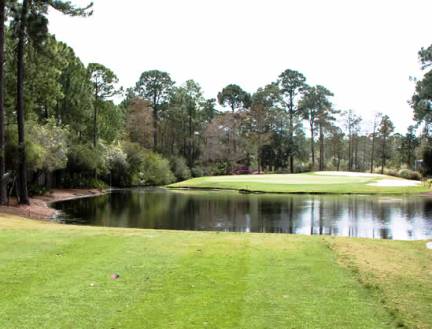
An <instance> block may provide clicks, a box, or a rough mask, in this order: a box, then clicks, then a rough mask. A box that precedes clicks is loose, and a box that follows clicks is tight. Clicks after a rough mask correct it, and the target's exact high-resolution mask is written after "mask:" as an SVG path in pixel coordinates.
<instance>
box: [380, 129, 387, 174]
mask: <svg viewBox="0 0 432 329" xmlns="http://www.w3.org/2000/svg"><path fill="white" fill-rule="evenodd" d="M385 150H386V135H384V136H383V143H382V158H381V174H384V167H385V164H386V154H385Z"/></svg>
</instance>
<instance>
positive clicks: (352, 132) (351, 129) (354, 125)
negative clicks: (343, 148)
mask: <svg viewBox="0 0 432 329" xmlns="http://www.w3.org/2000/svg"><path fill="white" fill-rule="evenodd" d="M344 116H345V127H346V129H347V132H348V171H352V170H353V169H354V166H355V165H356V164H355V161H354V142H355V138H356V136H357V135H358V133H359V131H360V123H361V120H362V119H361V117H360V116H358V115H357V114H355V113H354V111H353V110H348V111H345V112H344Z"/></svg>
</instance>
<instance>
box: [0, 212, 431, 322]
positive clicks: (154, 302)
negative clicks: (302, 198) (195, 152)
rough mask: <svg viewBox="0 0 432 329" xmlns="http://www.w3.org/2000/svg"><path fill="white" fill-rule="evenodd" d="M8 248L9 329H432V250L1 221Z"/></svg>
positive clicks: (4, 249)
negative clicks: (398, 328)
mask: <svg viewBox="0 0 432 329" xmlns="http://www.w3.org/2000/svg"><path fill="white" fill-rule="evenodd" d="M0 240H1V241H2V244H1V246H0V268H1V272H2V275H1V276H0V291H1V293H2V298H0V327H1V328H4V329H12V328H56V329H58V328H283V329H286V328H331V329H334V328H374V329H376V328H394V327H402V328H431V327H432V312H431V308H430V305H431V301H432V280H431V279H432V252H431V250H428V249H426V247H425V242H424V241H415V242H407V241H385V240H370V239H348V238H332V237H320V236H313V237H307V236H301V235H285V234H283V235H282V234H280V235H275V234H239V233H220V234H219V233H216V232H181V231H179V232H176V231H163V230H135V229H113V228H96V227H81V226H68V225H60V224H55V223H48V222H41V221H33V220H28V219H23V218H19V217H14V216H11V215H0ZM113 274H118V278H117V277H115V278H114V279H113V277H112V275H113Z"/></svg>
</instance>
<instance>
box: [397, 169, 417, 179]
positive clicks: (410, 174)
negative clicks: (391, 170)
mask: <svg viewBox="0 0 432 329" xmlns="http://www.w3.org/2000/svg"><path fill="white" fill-rule="evenodd" d="M398 176H399V177H401V178H405V179H412V180H421V179H422V175H421V174H420V173H419V172H417V171H413V170H409V169H401V170H399V172H398Z"/></svg>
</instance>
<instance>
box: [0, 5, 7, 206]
mask: <svg viewBox="0 0 432 329" xmlns="http://www.w3.org/2000/svg"><path fill="white" fill-rule="evenodd" d="M4 44H5V0H0V205H5V204H6V203H7V182H6V179H5V174H6V159H5V156H6V154H5V149H6V145H5V112H6V110H5V107H4V85H5V83H4V61H5V56H4Z"/></svg>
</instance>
